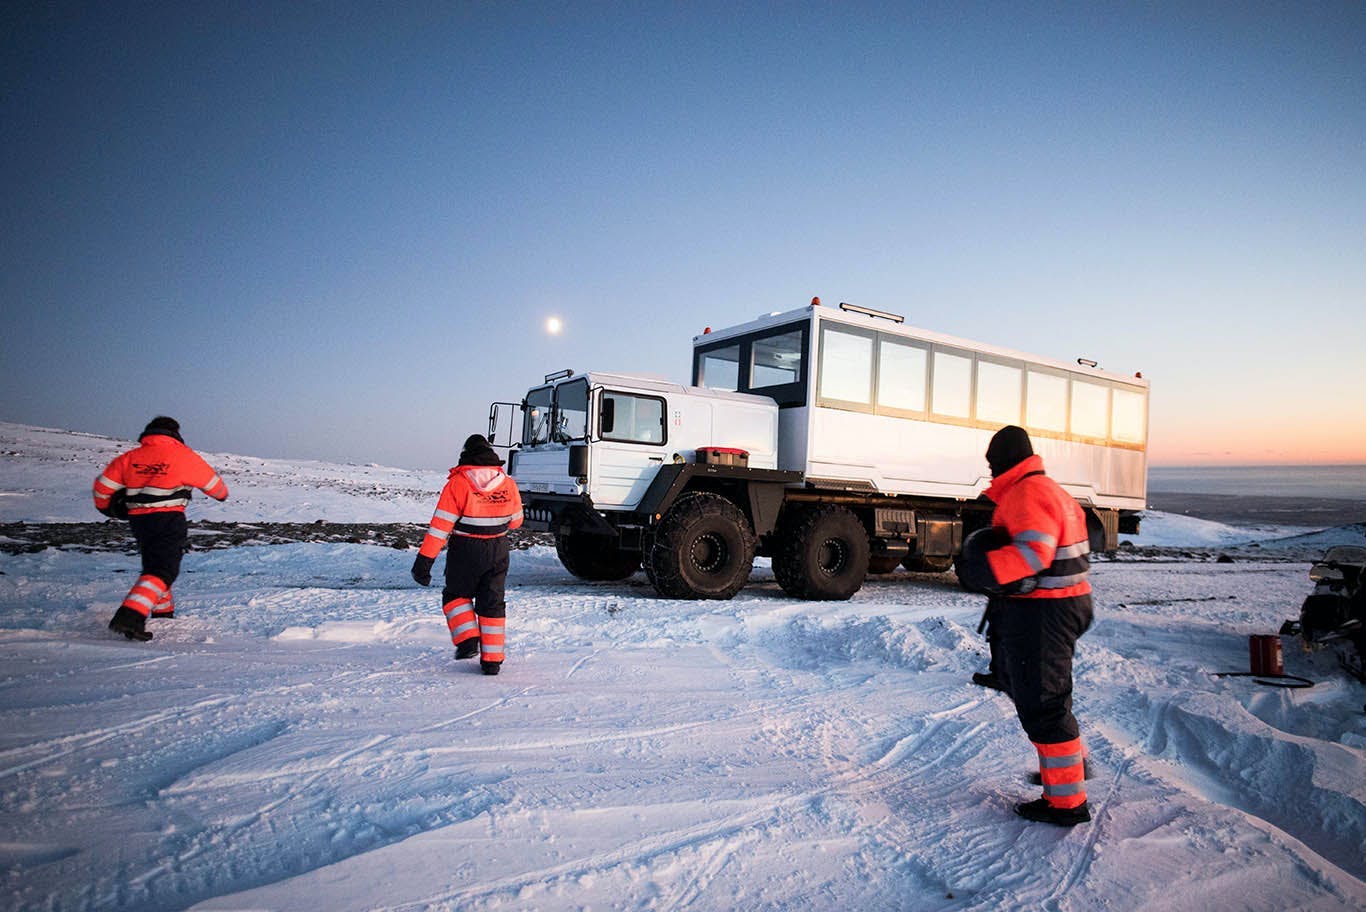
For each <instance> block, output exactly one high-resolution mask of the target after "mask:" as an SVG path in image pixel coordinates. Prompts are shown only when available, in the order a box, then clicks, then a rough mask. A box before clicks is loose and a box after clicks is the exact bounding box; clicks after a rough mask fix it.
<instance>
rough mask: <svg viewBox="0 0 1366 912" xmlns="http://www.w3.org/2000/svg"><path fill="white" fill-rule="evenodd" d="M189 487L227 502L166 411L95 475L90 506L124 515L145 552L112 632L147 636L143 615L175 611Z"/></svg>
mask: <svg viewBox="0 0 1366 912" xmlns="http://www.w3.org/2000/svg"><path fill="white" fill-rule="evenodd" d="M194 488H198V489H199V490H201V491H203V492H204V493H205V494H208V495H209V496H210V497H212V498H213V499H214V500H218V501H223V500H227V499H228V486H227V485H226V484H224V483H223V479H222V478H220V477H219V475H218V473H217V472H215V471H214V470H213V467H212V466H210V465H209V464H208V463H207V462H205V461H204V459H203V457H201V456H200V455H199V454H198V453H196V452H195V451H194V450H192V449H190V448H189V447H188V446H186V445H185V441H184V439H183V438H181V436H180V422H178V421H176V420H175V419H174V418H168V417H166V416H165V415H158V416H157V417H155V418H153V419H152V420H151V421H149V422H148V423H147V427H145V428H143V431H142V434H141V435H139V437H138V446H137V448H136V449H133V450H129V451H128V452H126V453H122V454H120V455H119V456H116V457H114V460H113V461H112V462H110V463H109V465H108V466H106V467H105V469H104V471H103V472H101V473H100V476H99V477H98V478H96V479H95V485H94V497H95V509H97V510H99V511H100V512H101V513H103V514H104V515H105V516H109V517H112V518H115V519H127V520H128V524H129V525H130V526H131V527H132V531H133V538H134V539H136V540H137V543H138V551H139V552H140V553H141V555H142V574H141V575H140V576H139V577H138V578H137V581H136V582H135V583H133V588H132V589H130V590H129V591H128V595H126V596H125V597H124V599H123V604H121V605H119V608H118V610H117V611H116V612H114V617H113V618H112V619H111V620H110V621H109V629H110V630H112V631H114V632H115V633H121V634H123V635H124V636H126V637H127V638H128V639H130V640H150V639H151V638H152V634H151V633H150V632H149V631H148V630H147V618H149V617H155V618H170V617H174V616H175V602H174V600H173V599H172V597H171V584H172V583H174V582H175V580H176V577H177V576H179V575H180V559H181V557H182V556H183V555H184V554H185V545H186V544H187V543H188V541H189V530H188V524H187V523H186V521H185V505H186V504H188V503H189V502H190V494H191V492H192V490H193V489H194Z"/></svg>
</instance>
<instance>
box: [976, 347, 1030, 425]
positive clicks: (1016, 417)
mask: <svg viewBox="0 0 1366 912" xmlns="http://www.w3.org/2000/svg"><path fill="white" fill-rule="evenodd" d="M1023 392H1024V371H1022V370H1021V369H1020V368H1018V367H1014V366H1011V365H1008V364H996V363H994V362H992V361H983V360H980V359H979V360H978V362H977V420H978V421H985V422H987V423H988V424H1019V423H1020V399H1021V397H1022V394H1023Z"/></svg>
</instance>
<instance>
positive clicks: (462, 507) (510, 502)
mask: <svg viewBox="0 0 1366 912" xmlns="http://www.w3.org/2000/svg"><path fill="white" fill-rule="evenodd" d="M521 524H522V495H521V494H520V493H518V491H517V483H516V482H514V481H513V480H512V479H511V478H509V477H508V476H507V473H505V472H504V471H503V470H502V469H500V468H498V467H497V466H476V465H462V466H456V467H455V468H453V469H451V474H450V476H449V477H448V478H447V479H446V486H445V487H444V488H442V489H441V499H440V500H438V501H437V502H436V512H434V513H433V514H432V522H431V525H430V526H428V528H427V534H426V535H425V536H424V537H423V539H422V547H421V548H420V549H419V553H420V554H422V555H423V556H424V557H436V556H437V555H438V554H440V553H441V549H442V547H444V546H445V544H446V539H447V538H449V537H450V536H452V535H466V536H469V537H470V538H497V537H498V536H500V535H506V534H507V533H508V531H509V530H511V529H516V528H517V527H519V526H521Z"/></svg>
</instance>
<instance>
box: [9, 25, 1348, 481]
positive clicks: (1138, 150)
mask: <svg viewBox="0 0 1366 912" xmlns="http://www.w3.org/2000/svg"><path fill="white" fill-rule="evenodd" d="M0 23H3V38H0V40H3V42H4V47H3V50H4V53H3V55H2V57H3V59H0V79H2V80H3V82H2V83H0V181H2V182H3V184H0V186H2V187H3V198H4V201H5V205H4V210H3V211H4V219H3V224H2V225H0V304H2V305H3V314H0V329H2V330H3V332H0V419H4V420H11V421H21V422H26V423H30V424H39V425H44V426H50V427H63V428H69V429H74V430H81V431H88V432H95V433H104V434H112V435H117V436H125V437H132V436H135V435H136V434H137V432H138V431H139V430H140V429H141V427H142V425H143V424H144V423H145V421H146V420H147V419H148V418H149V417H151V416H152V415H153V414H157V413H166V414H171V415H174V416H176V417H177V418H179V419H180V421H181V422H182V424H183V425H184V428H185V434H186V439H187V440H188V441H189V442H190V443H191V444H193V445H195V446H196V447H198V448H201V449H205V450H211V451H228V452H237V453H244V454H251V455H259V456H288V457H298V458H320V459H331V460H344V461H356V462H379V463H386V464H392V465H400V466H413V467H439V466H445V465H449V464H452V463H453V462H454V458H455V456H456V454H457V453H458V450H459V445H460V442H461V441H462V440H463V439H464V437H465V436H466V435H467V434H469V433H472V432H475V431H482V430H483V429H484V428H485V426H486V415H487V410H488V405H489V403H490V402H491V401H493V400H498V399H503V400H506V399H512V398H518V397H520V395H521V394H522V393H523V392H524V391H525V390H526V388H527V387H528V386H530V385H532V384H533V383H535V382H536V381H538V380H539V379H540V378H541V376H542V375H543V374H545V373H548V372H550V371H553V370H558V369H560V368H566V367H567V368H574V369H576V370H589V369H606V370H615V371H625V372H648V373H652V374H656V375H662V376H664V377H666V378H668V379H672V380H677V381H681V382H686V380H687V378H688V370H689V367H690V346H691V340H692V337H693V335H694V334H696V333H698V332H700V331H701V330H702V328H703V327H704V326H708V325H710V326H725V325H730V324H734V323H740V322H744V321H746V320H749V319H752V318H753V317H755V316H757V315H758V314H760V313H766V312H769V311H773V310H786V309H790V308H794V307H799V306H802V305H804V304H805V303H807V302H808V301H809V300H810V298H811V297H812V296H813V295H820V296H821V297H822V298H823V299H824V300H826V301H851V302H855V303H858V304H862V305H865V306H868V307H874V308H878V309H883V310H889V311H895V312H898V313H902V314H905V315H906V317H907V320H908V322H910V323H911V324H913V325H916V326H921V327H924V328H927V329H931V330H935V331H939V332H945V333H950V334H953V335H958V336H963V337H967V338H970V339H978V340H981V341H984V342H990V343H993V344H997V345H1003V346H1008V347H1011V348H1015V349H1019V350H1023V351H1029V352H1035V353H1038V354H1042V355H1046V356H1049V357H1055V358H1060V359H1064V360H1067V361H1071V360H1073V359H1074V358H1076V357H1078V356H1085V357H1089V358H1094V359H1096V360H1098V361H1099V362H1100V363H1101V366H1103V367H1106V368H1108V369H1111V370H1114V371H1118V372H1123V373H1131V372H1133V371H1142V372H1143V374H1144V376H1146V377H1147V378H1149V380H1150V381H1151V383H1152V409H1151V411H1152V419H1151V437H1150V456H1151V461H1152V462H1153V463H1154V464H1165V465H1180V464H1197V463H1220V462H1222V463H1313V462H1325V463H1362V462H1366V381H1364V376H1363V374H1364V372H1363V363H1366V55H1364V54H1363V53H1362V48H1364V47H1366V5H1363V4H1361V3H1313V4H1261V3H1248V4H1169V5H1135V4H1084V5H1083V4H1062V5H1053V4H1031V5H1018V4H1003V3H1002V4H996V3H991V4H959V3H942V4H941V3H932V4H857V3H855V4H838V5H812V4H784V5H777V4H762V5H759V4H722V3H716V4H713V3H686V4H685V3H667V4H666V3H645V4H611V3H593V4H539V3H445V4H386V5H381V4H353V3H289V4H280V3H234V4H158V3H141V4H87V3H60V2H59V3H42V4H39V3H14V4H7V5H5V7H4V8H3V10H0ZM551 316H559V317H560V318H562V319H563V320H564V330H563V331H562V332H561V333H559V334H558V335H551V334H548V333H546V332H545V331H544V324H545V321H546V319H547V318H549V317H551Z"/></svg>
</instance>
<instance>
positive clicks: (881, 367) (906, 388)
mask: <svg viewBox="0 0 1366 912" xmlns="http://www.w3.org/2000/svg"><path fill="white" fill-rule="evenodd" d="M928 365H929V353H928V352H926V350H925V349H924V348H922V347H921V346H918V345H908V344H906V343H904V342H897V341H893V340H892V339H890V338H888V337H886V336H883V337H882V338H881V339H879V340H878V362H877V404H878V407H879V408H888V409H897V410H899V411H905V412H923V411H925V371H926V368H927V367H928Z"/></svg>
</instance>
